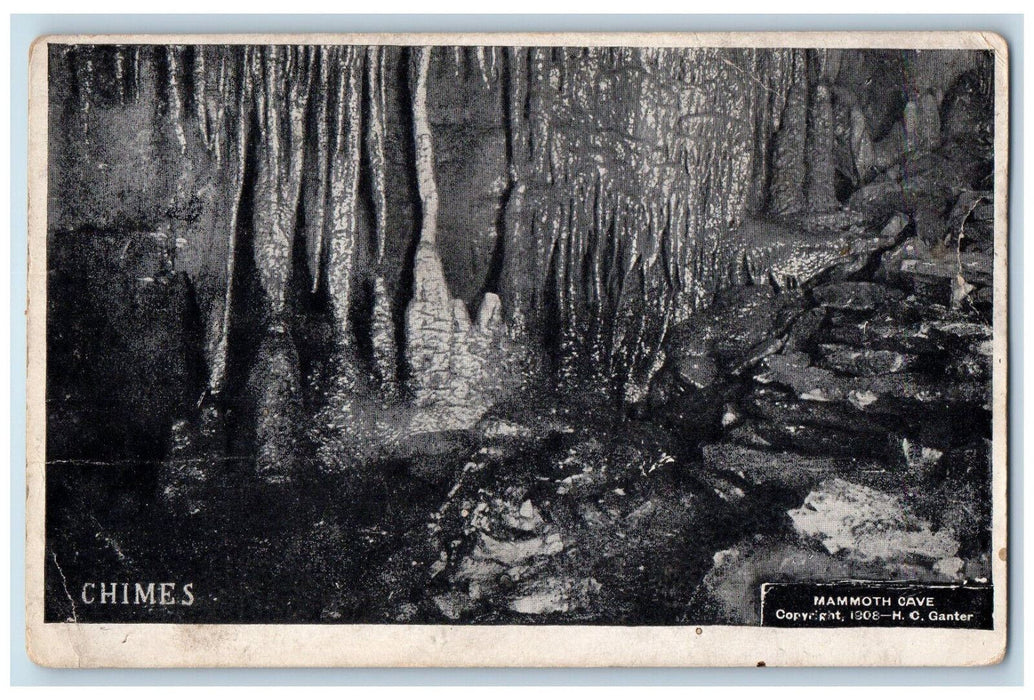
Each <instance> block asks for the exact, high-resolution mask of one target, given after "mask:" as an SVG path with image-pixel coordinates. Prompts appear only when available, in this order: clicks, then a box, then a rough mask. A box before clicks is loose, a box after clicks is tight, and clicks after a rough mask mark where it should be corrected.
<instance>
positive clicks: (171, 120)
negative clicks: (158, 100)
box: [165, 46, 187, 155]
mask: <svg viewBox="0 0 1034 700" xmlns="http://www.w3.org/2000/svg"><path fill="white" fill-rule="evenodd" d="M165 60H166V65H167V67H168V83H167V85H166V90H167V93H166V99H167V101H168V102H167V104H166V107H165V108H166V112H167V121H168V124H169V126H170V128H171V129H172V133H173V135H174V136H175V138H176V144H177V146H178V147H179V150H180V154H181V155H185V154H186V152H187V137H186V133H185V132H184V129H183V121H184V120H183V87H182V82H183V47H182V46H167V47H166V48H165Z"/></svg>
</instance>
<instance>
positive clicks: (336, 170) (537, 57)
mask: <svg viewBox="0 0 1034 700" xmlns="http://www.w3.org/2000/svg"><path fill="white" fill-rule="evenodd" d="M51 51H52V53H51V57H50V93H49V94H50V114H49V119H50V121H49V125H50V128H49V148H50V174H49V201H48V235H49V242H50V250H51V251H52V252H51V260H52V265H51V268H52V269H53V267H54V265H72V266H74V265H76V264H78V263H77V262H76V260H75V258H74V256H72V257H69V256H62V255H61V254H56V255H55V254H54V251H55V250H56V249H62V250H63V249H65V248H66V247H69V246H76V245H80V243H81V241H82V239H91V238H95V237H99V238H102V239H104V240H112V241H122V240H123V239H126V240H129V238H128V237H129V236H130V234H132V236H135V237H136V238H135V239H134V240H136V239H140V237H141V236H142V237H143V238H145V239H147V240H149V241H152V242H153V245H152V244H148V245H150V246H151V248H149V249H154V250H158V251H160V253H161V256H163V259H167V260H168V264H167V265H166V268H167V269H166V271H165V272H162V273H161V274H163V275H167V276H168V275H172V276H174V275H179V276H180V277H181V278H182V279H184V280H186V281H187V282H188V283H189V287H190V299H191V302H190V306H189V308H191V309H196V314H197V322H196V324H195V325H197V326H199V327H200V328H201V330H200V331H199V332H198V334H199V336H200V337H201V338H202V340H201V341H200V344H201V347H200V348H196V350H197V351H198V352H199V354H200V355H201V357H202V358H203V359H202V361H201V364H202V365H203V368H202V369H201V370H200V371H199V372H198V374H200V375H201V376H202V377H203V380H201V381H199V386H198V387H196V391H197V392H198V393H201V394H205V395H208V396H226V395H228V394H233V393H235V392H236V393H237V394H247V393H248V392H249V391H250V392H251V394H252V395H254V394H256V393H257V394H258V395H259V396H258V398H255V397H254V396H253V397H252V401H253V403H256V404H257V405H261V406H262V407H264V409H265V410H258V409H257V408H254V407H253V409H252V412H253V413H254V414H255V416H254V421H250V422H252V423H255V422H257V423H258V426H257V427H256V428H255V430H257V431H258V433H260V434H268V435H282V434H284V433H285V431H286V432H288V433H289V432H291V430H292V428H291V427H290V426H288V425H286V423H290V422H291V421H290V419H289V418H287V417H286V416H290V415H292V414H294V413H297V412H298V411H300V410H303V408H304V404H305V401H306V397H305V396H304V394H305V389H304V384H305V377H306V375H307V372H308V369H309V368H310V367H311V366H313V365H314V363H317V364H318V363H319V362H323V361H324V360H325V359H326V358H327V357H332V358H334V359H333V362H332V363H331V364H332V365H333V366H334V369H332V370H330V371H331V372H332V373H336V374H337V375H339V377H340V376H342V375H347V377H348V380H347V381H346V382H344V385H343V386H344V389H343V391H346V392H347V391H348V390H352V391H353V392H354V391H358V390H359V389H358V388H357V387H358V386H359V384H358V383H362V382H366V381H367V379H366V378H367V377H370V378H372V382H371V386H369V387H366V388H365V389H363V390H364V391H365V390H367V389H369V390H372V391H376V392H378V393H379V395H380V396H382V397H383V398H384V399H385V400H397V399H398V398H399V397H408V398H409V399H413V398H414V395H419V396H417V397H416V398H417V403H423V404H425V405H427V406H431V407H433V406H434V405H435V403H436V402H439V401H453V402H457V401H458V402H463V401H469V400H470V397H471V396H472V395H473V394H474V393H476V391H475V390H474V389H475V388H476V387H479V386H488V385H491V386H496V387H497V388H498V389H499V391H503V390H504V388H505V386H506V385H507V381H505V378H503V377H500V376H498V375H499V373H500V372H502V371H503V370H502V369H500V368H504V367H505V371H506V372H511V373H512V372H516V373H518V374H519V373H520V371H521V369H519V368H518V369H515V368H514V366H511V364H510V363H508V362H506V361H504V359H505V358H503V355H504V354H506V355H508V356H509V355H513V354H522V353H523V354H526V355H529V356H530V357H532V358H536V357H537V358H538V360H537V361H535V360H534V359H532V360H528V361H527V362H524V361H523V360H522V362H521V363H517V366H519V367H523V368H525V369H526V368H527V367H529V366H536V367H537V366H539V365H542V366H543V367H544V369H543V371H546V372H550V373H552V374H553V375H554V376H556V377H557V378H558V379H559V380H560V381H561V385H562V386H574V385H578V386H588V387H593V388H596V389H599V390H601V391H603V392H604V393H605V394H607V395H610V394H612V393H614V392H616V394H617V395H618V396H619V397H620V396H623V395H626V394H627V393H628V391H629V386H630V384H634V383H636V382H639V383H640V384H642V383H643V382H644V381H646V380H647V379H648V377H649V374H650V373H651V372H652V371H654V370H655V369H656V367H657V365H658V363H659V361H660V360H661V359H662V354H663V353H662V344H663V340H664V338H665V335H666V333H667V332H668V329H669V328H670V327H671V326H672V324H674V323H677V322H679V321H682V320H684V319H685V318H686V317H688V316H689V315H691V314H692V313H693V312H694V311H695V310H697V309H699V308H701V307H702V306H706V305H707V304H708V303H710V300H711V299H712V298H713V296H714V293H715V292H716V291H717V290H718V289H719V288H720V287H722V286H723V285H728V284H730V283H731V279H730V276H729V271H728V267H727V265H726V263H725V260H726V259H727V258H728V257H729V256H728V255H727V253H728V252H729V249H730V248H731V247H736V246H742V245H743V243H742V236H737V235H736V232H737V231H739V230H741V227H742V225H743V223H744V222H745V221H747V220H754V219H760V218H770V217H783V218H784V219H785V218H786V217H794V216H802V215H805V214H809V215H812V214H816V213H823V212H830V211H834V210H836V209H837V208H838V207H840V206H841V205H842V204H843V202H844V201H845V200H846V198H847V197H848V196H850V194H851V193H852V192H855V191H857V190H858V188H860V187H862V186H864V185H865V184H867V183H868V182H870V181H871V180H872V179H873V178H875V177H876V176H877V175H878V174H879V173H880V172H881V171H883V170H886V169H887V168H889V167H894V166H895V164H896V163H899V162H900V161H901V160H902V158H903V157H904V155H905V154H906V153H908V152H910V151H914V150H916V149H932V148H935V147H936V144H937V141H938V139H939V138H940V132H941V129H940V122H941V119H942V115H941V111H942V102H943V100H944V96H945V95H946V94H947V93H949V92H950V91H951V89H952V86H953V85H954V84H955V83H956V80H957V79H958V76H960V75H963V74H965V73H966V71H971V70H973V69H974V68H981V70H984V71H985V72H988V71H989V62H988V60H987V57H986V56H985V55H983V54H980V53H978V52H959V51H954V52H916V51H881V52H873V51H825V50H824V51H814V50H803V49H785V50H783V49H779V50H754V49H706V48H700V49H631V48H606V47H599V48H571V47H557V48H512V47H465V48H454V47H437V48H434V49H410V48H407V47H361V46H233V47H231V46H218V45H213V46H169V47H164V46H59V45H55V46H54V47H52V50H51ZM421 55H422V56H423V64H424V66H425V71H422V70H421V68H420V66H421V63H422V61H421V60H418V57H419V56H421ZM418 92H420V93H421V94H417V93H418ZM416 102H422V103H423V104H425V111H426V115H425V116H426V120H427V131H428V139H427V143H428V144H429V146H428V148H429V153H430V160H429V161H428V163H429V168H430V169H429V173H430V177H431V181H432V182H433V183H434V185H435V190H436V191H435V201H436V202H437V208H436V216H435V217H434V222H433V228H434V236H433V240H431V241H428V240H427V235H426V231H427V229H428V221H427V216H426V215H427V200H426V198H424V197H423V193H422V192H421V186H420V183H419V182H418V170H419V168H418V167H417V160H418V158H419V149H418V148H415V143H416V130H417V120H415V118H414V104H415V103H416ZM130 245H132V244H130ZM422 245H423V252H421V246H422ZM115 249H119V250H120V249H121V248H120V247H119V246H115ZM155 254H156V255H157V253H155ZM421 261H423V263H424V264H423V265H421ZM84 264H85V263H84ZM104 264H105V265H107V266H108V268H112V267H114V268H117V270H119V271H120V272H118V274H130V272H127V268H125V266H121V267H120V265H121V263H120V262H119V260H118V259H113V260H109V261H107V262H105V263H104ZM102 267H103V266H102ZM439 267H440V275H439V274H438V272H437V270H438V268H439ZM421 270H423V272H421ZM55 272H60V271H58V270H55ZM159 277H160V276H159ZM161 279H164V278H161ZM421 289H423V291H424V292H425V293H426V294H429V295H430V296H429V297H428V298H429V299H430V298H432V297H433V298H434V299H435V300H437V301H435V302H434V304H435V305H434V307H433V309H431V310H430V311H428V313H429V314H430V316H429V318H433V319H434V323H432V324H431V325H420V324H414V323H413V322H408V323H407V312H410V311H412V310H413V308H414V299H415V297H416V296H417V295H418V293H419V292H420V290H421ZM426 294H425V295H426ZM83 303H85V302H83ZM97 303H100V304H103V303H105V302H100V301H99V302H97ZM106 303H110V304H113V305H118V304H120V303H123V301H120V300H117V299H111V300H109V301H108V302H106ZM52 308H53V307H52ZM67 313H69V314H71V315H72V316H75V314H76V310H75V304H73V305H72V308H71V310H69V311H68V312H67ZM192 313H194V312H192ZM410 316H411V317H412V314H410ZM497 317H498V318H497ZM435 324H438V325H439V326H441V329H440V330H441V332H440V333H439V335H440V336H441V338H446V337H447V338H448V339H449V340H448V341H447V342H446V341H445V340H442V341H440V343H439V341H435V340H433V339H429V337H428V336H427V335H426V333H427V332H429V331H428V330H427V329H429V328H431V327H435ZM489 328H491V331H490V332H489V331H488V330H487V329H489ZM421 329H423V330H421ZM479 329H480V330H479ZM471 333H475V335H471ZM476 333H482V335H476ZM435 343H439V344H442V343H444V344H445V345H447V346H448V347H447V348H446V347H444V346H443V347H442V348H439V350H440V353H439V354H440V355H441V356H440V357H438V358H437V359H434V360H433V361H432V360H428V361H424V360H420V359H418V358H417V357H416V355H415V354H414V349H416V348H418V347H420V346H421V344H422V345H423V347H425V349H426V348H427V347H429V344H430V346H432V347H433V346H434V345H435ZM425 354H426V353H425ZM433 354H434V353H433V352H432V355H433ZM525 359H526V358H525ZM443 363H444V365H443ZM324 364H326V363H324ZM475 365H476V366H477V367H480V368H481V369H477V370H471V369H470V368H471V367H473V366H475ZM432 366H433V367H436V368H437V369H434V372H437V374H436V375H435V376H434V377H433V378H432V377H431V372H432V370H431V369H427V368H429V367H432ZM443 366H444V367H446V369H445V370H442V369H441V368H442V367H443ZM450 368H451V369H450ZM127 372H128V370H127ZM450 373H451V374H450ZM459 375H463V376H464V377H466V378H465V379H464V380H463V381H464V382H465V385H466V386H468V387H469V388H470V391H460V392H458V393H457V392H455V391H452V390H451V389H449V388H448V387H443V386H441V385H447V384H448V383H449V382H450V381H451V380H450V376H453V377H454V376H459ZM126 381H133V378H132V377H131V376H129V377H127V379H126ZM457 381H458V380H457ZM248 386H253V387H254V386H257V387H259V388H258V389H252V390H248V389H246V387H248ZM364 386H365V384H364ZM270 387H273V388H270ZM439 390H442V391H439ZM436 391H438V392H439V393H435V392H436ZM428 392H430V393H428ZM185 393H189V392H185ZM421 396H422V397H423V398H421ZM442 396H447V397H448V396H451V397H452V398H442ZM436 397H437V398H436ZM181 403H182V402H181ZM170 410H171V409H170ZM263 416H266V417H267V418H268V416H273V418H268V421H269V423H268V424H264V423H263V421H264V420H267V418H263ZM245 422H249V421H245ZM431 423H433V421H431ZM292 439H293V438H292ZM285 440H286V442H288V443H289V442H290V440H289V439H286V438H284V439H282V438H281V437H277V438H275V439H273V438H271V439H270V440H267V442H272V443H281V442H284V441H285ZM260 442H261V440H260ZM277 459H279V458H278V457H276V456H275V455H274V456H271V457H270V460H269V461H270V463H271V464H272V463H275V462H276V461H277Z"/></svg>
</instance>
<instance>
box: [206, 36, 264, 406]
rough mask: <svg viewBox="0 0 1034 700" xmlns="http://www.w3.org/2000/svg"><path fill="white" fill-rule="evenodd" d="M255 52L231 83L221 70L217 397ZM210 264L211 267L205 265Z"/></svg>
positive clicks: (214, 330) (213, 324) (225, 351)
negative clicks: (221, 250) (221, 241)
mask: <svg viewBox="0 0 1034 700" xmlns="http://www.w3.org/2000/svg"><path fill="white" fill-rule="evenodd" d="M252 51H253V49H252V48H251V47H248V48H247V49H246V53H245V56H244V57H243V60H242V62H241V67H242V70H240V71H236V74H237V75H236V77H235V78H231V77H230V76H229V75H228V71H226V70H225V65H223V66H222V67H221V80H220V88H221V97H222V102H221V104H222V105H223V106H222V108H221V110H220V114H221V115H222V119H220V121H219V122H218V123H217V125H216V129H217V134H218V135H219V137H218V138H217V139H216V144H217V145H220V146H222V147H223V148H225V149H226V153H225V154H223V153H222V151H221V150H219V151H217V154H218V156H217V162H218V163H219V171H220V174H221V177H222V180H223V186H222V188H221V193H222V196H221V197H219V198H218V199H217V200H216V201H217V202H218V203H219V205H218V208H217V209H216V212H215V215H214V223H215V231H213V235H214V236H215V237H217V238H223V239H225V241H226V243H225V252H224V254H223V265H224V267H223V270H222V275H221V278H222V287H223V288H222V290H220V291H217V293H216V297H215V300H214V302H213V303H212V310H211V311H210V312H209V314H208V328H209V330H208V343H207V344H206V347H207V349H208V353H207V356H208V363H207V364H208V390H209V391H210V392H211V393H212V394H214V395H218V394H219V393H220V392H221V391H222V390H223V388H224V386H225V383H226V373H227V363H228V358H229V339H230V321H231V318H232V312H233V283H234V280H235V277H236V269H237V247H238V231H237V229H238V226H239V221H238V216H239V209H240V202H241V197H242V195H243V187H244V170H245V166H246V162H247V150H248V140H249V138H250V133H251V129H250V118H249V114H250V104H251V101H252V99H253V98H252V90H253V88H252V73H251V71H250V70H249V69H248V68H249V66H250V64H251V57H250V53H251V52H252ZM206 262H209V260H208V259H206ZM210 264H212V265H213V267H216V268H218V266H219V260H218V259H211V261H210ZM211 274H212V277H215V278H216V279H219V272H218V271H213V273H211Z"/></svg>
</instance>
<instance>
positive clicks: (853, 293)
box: [812, 282, 901, 311]
mask: <svg viewBox="0 0 1034 700" xmlns="http://www.w3.org/2000/svg"><path fill="white" fill-rule="evenodd" d="M812 295H813V296H814V297H815V300H816V301H817V302H818V303H819V305H820V306H823V307H826V308H829V309H839V310H842V311H872V310H874V309H876V308H877V307H879V306H883V305H884V304H885V303H886V302H887V301H888V300H891V299H895V298H899V297H900V296H901V293H900V292H897V291H896V290H891V289H888V288H887V287H884V286H883V285H879V284H875V283H872V282H837V283H834V284H824V285H821V286H819V287H816V288H815V289H814V290H812Z"/></svg>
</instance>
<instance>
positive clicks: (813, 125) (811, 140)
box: [807, 84, 837, 212]
mask: <svg viewBox="0 0 1034 700" xmlns="http://www.w3.org/2000/svg"><path fill="white" fill-rule="evenodd" d="M833 138H834V137H833V103H832V95H831V93H830V90H829V86H828V85H826V84H819V85H817V86H815V88H814V90H813V91H812V95H811V104H810V105H809V109H808V181H807V202H808V210H809V211H810V212H827V211H832V210H833V209H835V208H836V205H837V200H836V194H835V190H834V163H833Z"/></svg>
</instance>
